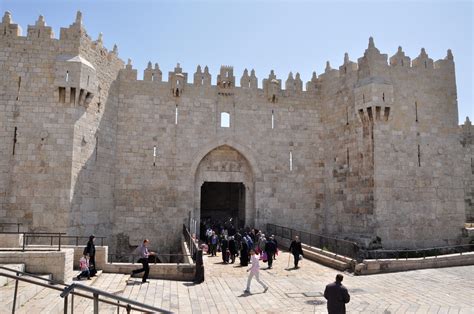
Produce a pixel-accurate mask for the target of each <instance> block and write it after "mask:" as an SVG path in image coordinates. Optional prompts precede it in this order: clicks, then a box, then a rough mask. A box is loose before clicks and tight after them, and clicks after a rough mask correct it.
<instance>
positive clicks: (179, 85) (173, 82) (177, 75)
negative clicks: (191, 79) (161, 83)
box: [168, 63, 188, 97]
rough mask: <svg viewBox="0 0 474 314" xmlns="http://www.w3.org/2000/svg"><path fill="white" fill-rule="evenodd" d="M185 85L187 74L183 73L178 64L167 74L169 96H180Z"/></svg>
mask: <svg viewBox="0 0 474 314" xmlns="http://www.w3.org/2000/svg"><path fill="white" fill-rule="evenodd" d="M187 83H188V73H183V69H182V68H181V66H180V65H179V63H178V64H177V65H176V67H175V68H174V71H173V72H168V84H169V85H170V90H171V94H172V95H173V96H175V97H179V96H181V95H182V94H183V92H184V89H185V86H186V84H187Z"/></svg>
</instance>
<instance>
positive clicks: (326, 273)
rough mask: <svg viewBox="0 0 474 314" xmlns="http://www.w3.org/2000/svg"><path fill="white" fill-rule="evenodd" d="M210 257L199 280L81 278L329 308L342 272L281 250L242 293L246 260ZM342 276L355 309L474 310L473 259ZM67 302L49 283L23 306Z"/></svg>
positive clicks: (186, 303) (217, 306) (45, 308)
mask: <svg viewBox="0 0 474 314" xmlns="http://www.w3.org/2000/svg"><path fill="white" fill-rule="evenodd" d="M204 263H205V269H206V280H205V282H204V283H202V284H199V285H195V284H193V283H190V282H181V281H170V280H157V279H149V283H147V284H141V282H140V279H139V278H130V276H129V275H124V274H105V273H104V274H101V275H100V276H99V277H98V278H95V279H94V280H93V281H82V282H81V283H83V284H90V285H92V286H94V287H96V288H99V289H103V290H106V291H109V292H112V293H115V294H117V295H122V296H124V297H126V298H130V299H134V300H138V301H140V302H144V303H147V304H149V305H153V306H156V307H159V308H162V309H163V310H166V311H171V312H176V313H325V312H326V302H325V299H324V297H323V296H322V293H323V291H324V287H325V285H326V284H327V283H329V282H331V281H333V280H334V277H335V275H336V274H337V271H335V270H333V269H330V268H327V267H324V266H321V265H319V264H317V263H315V262H312V261H309V260H304V261H303V262H302V264H301V268H300V269H298V270H293V269H287V265H288V254H287V253H283V254H281V255H280V256H278V257H277V260H276V261H275V263H274V265H273V269H271V270H266V269H265V267H266V266H264V267H263V269H262V271H261V279H262V280H263V281H264V282H265V283H267V284H268V285H269V286H270V289H269V290H268V292H266V293H263V289H262V288H261V286H260V285H259V284H258V283H256V282H255V281H254V282H252V289H251V290H252V294H250V295H249V294H244V293H243V291H244V289H245V285H246V279H247V272H246V271H245V270H246V267H239V266H238V265H232V264H228V265H225V264H222V262H221V258H220V256H217V257H208V256H204ZM290 264H291V263H290ZM264 265H265V264H264ZM137 267H139V264H137ZM343 283H344V284H345V285H346V287H348V289H349V292H350V294H351V302H350V303H349V304H348V306H347V310H348V312H349V313H474V266H464V267H452V268H438V269H426V270H417V271H409V272H402V273H391V274H379V275H371V276H353V275H352V274H345V277H344V282H343ZM6 288H7V287H3V288H2V289H3V290H2V294H5V295H6V294H8V295H11V293H12V291H10V290H11V289H12V288H13V287H9V288H8V289H10V290H8V291H7V290H6ZM21 289H22V287H21V286H20V291H21ZM62 302H63V300H62V299H61V298H60V297H59V295H58V293H57V291H52V290H49V289H47V290H44V291H42V292H41V293H39V294H38V295H36V296H35V297H34V298H33V299H32V300H30V301H29V302H27V303H26V304H25V305H23V306H22V307H21V308H20V309H18V310H17V313H61V312H62ZM92 311H93V304H92V302H91V300H86V299H83V298H80V297H76V300H75V310H74V313H92ZM7 312H9V311H3V310H0V313H7ZM100 313H116V308H114V307H110V306H108V305H105V304H103V303H101V304H100ZM122 313H125V311H123V312H122Z"/></svg>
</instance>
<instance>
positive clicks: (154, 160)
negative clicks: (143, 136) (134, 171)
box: [153, 146, 156, 167]
mask: <svg viewBox="0 0 474 314" xmlns="http://www.w3.org/2000/svg"><path fill="white" fill-rule="evenodd" d="M154 166H156V146H153V167H154Z"/></svg>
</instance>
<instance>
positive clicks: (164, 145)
mask: <svg viewBox="0 0 474 314" xmlns="http://www.w3.org/2000/svg"><path fill="white" fill-rule="evenodd" d="M0 32H1V33H0V38H1V39H0V69H1V75H0V80H1V81H0V219H1V220H2V221H8V222H22V223H23V224H25V225H26V226H28V228H29V230H34V231H64V232H68V233H70V234H81V235H83V234H88V233H90V232H94V233H96V234H98V235H103V236H107V237H108V240H109V244H110V245H111V247H112V250H115V249H116V250H117V251H119V250H120V248H121V247H124V246H128V245H129V244H132V245H134V244H138V242H139V241H141V239H142V238H143V237H148V238H150V240H151V241H152V246H153V247H154V248H155V247H156V248H160V250H161V252H162V253H165V252H166V251H169V252H174V251H176V250H178V249H179V239H180V234H181V228H182V224H183V223H188V222H189V221H190V219H196V220H198V221H199V219H200V218H204V217H211V218H212V217H213V215H219V213H221V214H222V213H224V214H229V216H232V217H235V218H236V221H238V222H239V223H240V224H242V225H244V224H245V225H247V226H256V227H264V226H265V224H266V223H274V224H278V225H282V226H287V227H291V228H295V229H299V230H304V231H309V232H313V233H320V234H327V235H332V236H337V237H341V238H348V239H353V240H357V241H359V242H360V243H361V245H364V244H367V243H368V242H370V241H372V240H373V239H375V238H376V237H379V238H380V239H381V243H382V246H383V247H384V248H414V247H429V246H434V245H436V246H438V245H448V244H456V243H460V242H461V241H462V228H463V226H464V223H465V222H466V220H472V219H473V218H474V200H473V198H474V161H473V155H474V146H473V143H474V141H473V136H474V135H473V133H474V131H473V128H472V126H471V123H470V122H469V120H468V119H467V120H466V122H465V123H464V125H462V127H460V126H458V110H457V96H456V81H455V70H454V61H453V55H452V53H451V51H450V50H448V53H447V56H446V58H444V59H443V60H437V61H433V60H432V59H430V58H429V57H428V55H427V53H426V52H425V50H424V49H422V50H421V53H420V55H419V56H418V57H416V58H415V59H413V60H411V59H410V57H408V56H406V55H405V54H404V52H403V51H402V49H401V48H399V49H398V51H397V52H396V53H395V54H394V55H393V56H392V57H390V58H388V57H387V55H386V54H381V53H380V51H379V50H378V49H377V48H376V47H375V45H374V41H373V39H372V38H370V39H369V45H368V48H367V49H366V51H365V53H364V55H363V56H362V57H360V58H358V60H357V62H353V61H351V60H350V59H349V57H348V55H347V54H346V55H345V57H344V62H343V64H342V65H341V66H339V67H338V68H336V69H333V68H331V66H330V65H329V63H328V64H327V65H326V69H325V71H324V73H321V74H320V75H316V73H313V77H312V78H311V80H310V81H309V82H307V83H306V85H305V86H306V88H305V90H303V81H302V79H301V78H300V75H299V74H298V73H296V75H293V74H292V73H290V74H289V76H288V78H287V79H286V80H285V82H284V86H282V84H283V83H282V80H281V79H279V78H277V77H276V75H275V73H273V71H272V72H271V73H270V74H269V76H268V77H267V78H265V79H263V82H262V84H261V85H259V83H258V80H257V77H256V74H255V71H254V70H251V71H247V70H245V71H244V73H243V75H242V76H241V78H240V80H239V79H236V77H235V73H233V68H232V67H229V66H222V67H221V69H220V73H219V75H217V84H216V85H212V79H211V74H210V73H209V70H208V68H207V67H204V68H202V67H200V66H198V67H197V70H196V72H195V73H194V74H192V75H191V74H189V75H188V73H185V72H183V69H182V68H181V67H180V65H179V64H178V65H177V66H176V68H175V69H174V70H173V71H170V72H169V73H168V76H167V81H166V80H165V77H163V76H164V75H163V73H162V71H161V70H160V68H159V66H158V65H157V64H155V65H154V66H152V64H151V63H149V64H148V67H147V68H146V69H145V71H144V76H143V77H144V79H143V80H138V79H137V70H136V69H134V68H133V67H132V64H131V61H130V60H129V61H128V64H126V65H125V64H124V62H123V61H122V60H121V59H120V58H119V57H118V52H117V47H116V46H115V47H114V48H113V50H112V51H109V50H107V49H106V48H105V47H103V44H102V36H99V38H98V39H97V40H92V39H91V38H90V37H89V36H88V35H87V34H86V31H85V29H84V28H83V25H82V17H81V13H80V12H78V14H77V17H76V20H75V22H74V23H73V24H72V25H70V26H69V27H68V28H61V31H60V35H59V39H56V38H54V35H53V32H52V29H51V27H49V26H47V25H46V23H45V21H44V19H43V17H42V16H40V17H39V19H38V21H37V22H36V23H35V25H32V26H31V25H30V26H28V30H27V35H26V37H23V36H21V29H20V27H19V26H18V25H17V24H14V23H13V21H12V18H11V14H10V13H9V12H6V13H5V15H4V16H3V20H2V23H1V24H0ZM191 76H192V79H191ZM237 82H239V83H240V84H238V83H237ZM238 85H240V86H238ZM224 183H234V184H227V185H226V184H224ZM225 193H229V194H225ZM222 195H230V196H229V197H227V198H226V197H224V198H222V197H221V196H222ZM220 198H222V200H220ZM203 204H204V205H203ZM229 204H231V205H230V207H232V210H229V209H228V207H229ZM226 206H227V207H226ZM204 207H205V210H204ZM221 207H222V208H227V209H225V210H222V211H219V210H220V208H221ZM201 209H202V210H201ZM206 215H207V216H206Z"/></svg>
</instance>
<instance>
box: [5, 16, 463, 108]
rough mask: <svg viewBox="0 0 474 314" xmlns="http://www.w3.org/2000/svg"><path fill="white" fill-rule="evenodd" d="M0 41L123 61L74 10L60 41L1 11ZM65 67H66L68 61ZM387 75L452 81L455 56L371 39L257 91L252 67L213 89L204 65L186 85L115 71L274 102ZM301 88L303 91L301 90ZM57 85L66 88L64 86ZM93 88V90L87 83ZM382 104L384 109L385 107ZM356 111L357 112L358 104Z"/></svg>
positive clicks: (178, 89)
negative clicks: (357, 52) (336, 61)
mask: <svg viewBox="0 0 474 314" xmlns="http://www.w3.org/2000/svg"><path fill="white" fill-rule="evenodd" d="M0 37H2V38H3V40H5V41H11V40H20V41H23V42H25V40H26V41H33V45H35V44H36V43H38V45H41V44H42V43H48V44H54V45H57V48H58V49H57V50H58V51H59V52H60V54H61V55H63V56H64V58H66V56H69V57H70V58H69V59H70V60H73V59H74V58H75V57H76V56H82V55H88V54H90V53H91V52H92V53H95V54H96V55H98V56H100V58H102V59H106V61H111V60H112V59H114V60H117V61H119V62H122V61H121V60H120V59H119V58H118V49H117V46H116V45H114V47H113V49H112V50H111V51H109V50H107V49H106V48H105V47H104V45H103V35H102V33H100V34H99V35H98V38H97V39H96V40H92V39H91V37H90V36H89V35H88V34H87V32H86V30H85V27H84V25H83V22H82V13H81V12H80V11H78V12H77V14H76V18H75V20H74V22H73V23H72V24H71V25H69V27H66V28H61V30H60V36H59V39H56V38H55V37H54V32H53V30H52V28H51V27H50V26H47V24H46V21H45V18H44V17H43V16H41V15H40V16H39V18H38V20H37V21H36V22H35V24H34V25H29V26H28V31H27V35H26V37H22V35H21V27H20V26H19V25H17V24H14V23H13V20H12V15H11V13H10V12H5V14H4V16H3V19H2V23H1V24H0ZM86 59H87V58H86ZM74 60H75V59H74ZM86 61H87V60H86ZM65 64H68V65H71V64H72V63H65ZM122 64H123V62H122ZM84 69H88V67H87V66H86V67H85V68H84ZM63 70H64V69H63ZM67 71H68V70H67V69H65V71H63V72H64V73H62V74H61V76H62V75H65V73H67ZM392 71H397V72H399V73H405V72H406V73H414V75H415V76H414V77H416V76H430V75H438V74H437V73H441V74H443V75H444V73H449V74H450V76H448V77H452V78H454V58H453V54H452V52H451V50H448V52H447V55H446V57H445V58H444V59H441V60H437V61H434V60H433V59H432V58H430V57H429V56H428V54H427V52H426V50H425V49H424V48H421V51H420V54H419V55H418V56H417V57H416V58H414V59H413V60H412V59H411V58H410V57H409V56H406V55H405V53H404V52H403V50H402V48H401V47H398V50H397V52H396V53H395V54H394V55H393V56H391V57H390V58H388V55H387V54H382V53H381V52H380V51H379V49H377V48H376V46H375V42H374V39H373V38H372V37H370V38H369V43H368V47H367V49H366V50H365V52H364V54H363V56H362V57H360V58H358V59H357V62H354V61H351V60H350V58H349V55H348V54H347V53H345V54H344V58H343V63H342V64H341V65H340V66H338V67H336V68H333V67H331V65H330V63H329V61H328V62H327V63H326V67H325V70H324V72H323V73H321V74H320V75H317V74H316V72H313V75H312V77H311V79H310V80H309V81H306V83H305V84H303V80H302V78H301V76H300V74H299V72H296V74H293V73H294V72H290V73H289V74H288V76H287V79H286V80H285V81H284V82H282V79H280V78H277V75H276V74H275V72H274V71H273V70H272V71H270V74H269V75H268V78H265V79H263V80H262V83H261V85H260V87H259V83H258V78H257V76H256V73H255V70H254V69H252V70H251V72H250V74H249V71H248V70H247V69H245V70H244V72H243V74H242V75H241V76H240V86H238V85H237V83H236V78H235V75H234V68H233V67H232V66H230V65H223V66H221V67H220V71H219V74H218V75H217V76H216V81H215V85H213V83H212V75H211V74H210V73H209V68H208V67H207V66H205V67H204V70H202V68H201V66H200V65H198V66H197V68H196V71H195V72H194V73H193V82H188V74H187V73H185V72H183V69H182V68H181V66H180V65H179V64H178V66H177V67H176V68H175V69H174V71H170V72H169V73H168V81H164V80H163V74H162V70H161V69H160V67H159V66H158V63H155V65H154V67H153V66H152V63H151V62H149V63H148V65H147V67H146V69H145V70H144V72H143V80H138V75H137V70H136V69H134V68H133V65H132V62H131V60H130V59H129V62H128V63H127V65H126V66H125V67H124V68H123V69H122V70H121V71H120V75H119V80H121V81H128V82H131V81H143V82H154V83H156V84H168V85H169V86H168V88H169V90H170V92H171V93H172V95H174V96H177V97H179V96H180V95H182V94H183V92H184V90H185V89H186V88H187V87H188V86H190V87H199V88H215V89H216V90H217V92H218V94H219V95H224V96H226V95H227V96H228V95H233V94H234V92H235V90H236V89H248V90H254V91H258V92H259V93H261V94H263V95H265V97H266V98H267V99H268V101H270V102H278V99H279V98H281V97H313V96H314V95H315V94H317V93H318V92H319V91H321V89H322V88H324V86H328V85H331V86H343V85H344V84H347V82H349V81H348V80H350V81H352V82H353V83H351V84H353V85H355V86H356V87H361V86H363V85H365V84H369V83H370V82H373V81H374V80H375V81H378V82H380V81H381V80H382V81H383V80H387V79H388V78H390V76H391V75H390V72H392ZM451 74H452V75H451ZM88 78H89V80H90V78H91V75H90V74H88ZM81 80H82V79H80V78H78V81H81ZM453 82H454V80H453ZM283 83H284V86H283ZM63 85H64V84H63ZM304 86H305V88H303V87H304ZM61 87H64V88H66V89H67V88H68V87H67V86H61ZM92 87H95V86H94V85H92ZM372 89H373V88H372ZM84 90H86V89H84ZM91 94H92V92H91ZM363 94H365V93H363ZM384 106H386V104H385V105H384ZM359 107H360V108H362V107H361V106H359ZM360 108H358V109H360ZM364 108H367V107H364Z"/></svg>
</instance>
